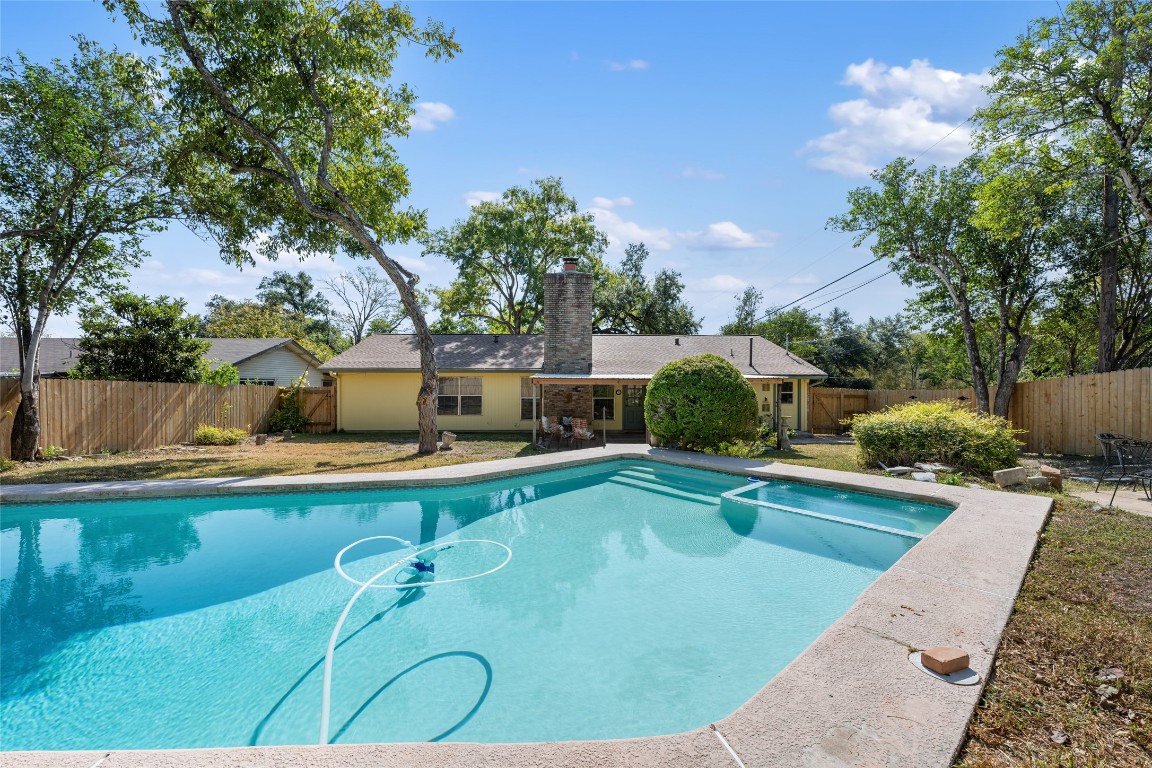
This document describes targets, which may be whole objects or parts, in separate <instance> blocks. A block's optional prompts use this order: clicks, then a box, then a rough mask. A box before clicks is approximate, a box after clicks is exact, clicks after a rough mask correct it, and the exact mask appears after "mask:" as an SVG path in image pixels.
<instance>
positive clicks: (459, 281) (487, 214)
mask: <svg viewBox="0 0 1152 768" xmlns="http://www.w3.org/2000/svg"><path fill="white" fill-rule="evenodd" d="M607 245H608V240H607V238H606V237H605V236H604V234H603V233H601V232H600V231H599V230H598V229H596V224H595V222H594V220H593V217H592V214H590V213H580V211H579V209H578V207H577V204H576V200H575V199H573V198H572V197H570V196H569V195H568V194H566V193H565V192H564V185H563V182H562V181H561V180H560V179H556V178H547V179H539V180H537V181H534V182H532V184H531V186H529V187H512V188H510V189H508V190H507V191H505V192H504V195H503V196H502V198H501V199H500V200H498V201H495V202H490V201H484V202H481V203H478V204H477V205H476V206H475V207H473V208H472V213H471V214H470V215H469V216H468V218H467V219H465V220H463V221H457V222H456V223H455V224H453V225H452V226H451V227H449V228H445V229H438V230H436V231H434V232H432V233H431V234H430V235H429V236H428V237H427V238H426V239H425V241H424V255H425V256H430V255H436V256H443V257H444V258H446V259H448V260H449V261H451V262H452V263H453V264H454V265H456V267H457V269H458V270H459V276H458V277H457V278H456V280H454V281H453V282H452V284H451V285H449V286H448V287H447V288H444V289H439V290H435V291H434V293H435V294H436V297H437V304H438V308H439V310H440V318H441V321H440V323H439V325H438V330H441V331H442V332H461V331H467V332H471V331H487V332H489V333H537V332H538V331H539V330H540V328H541V326H542V324H543V320H544V309H543V304H544V275H545V274H546V273H548V272H551V271H553V270H555V269H557V268H558V267H559V266H560V263H561V262H562V261H563V260H564V259H566V258H574V259H578V260H579V265H580V269H582V270H584V271H588V272H593V273H599V272H601V271H602V270H603V264H602V259H601V256H602V254H603V253H604V249H605V248H606V247H607Z"/></svg>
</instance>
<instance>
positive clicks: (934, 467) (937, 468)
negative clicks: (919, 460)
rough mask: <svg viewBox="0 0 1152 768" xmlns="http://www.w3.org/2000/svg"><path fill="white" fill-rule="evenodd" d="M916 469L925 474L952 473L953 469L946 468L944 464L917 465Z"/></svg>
mask: <svg viewBox="0 0 1152 768" xmlns="http://www.w3.org/2000/svg"><path fill="white" fill-rule="evenodd" d="M916 469H922V470H924V471H925V472H951V471H952V467H947V466H944V465H943V464H917V465H916Z"/></svg>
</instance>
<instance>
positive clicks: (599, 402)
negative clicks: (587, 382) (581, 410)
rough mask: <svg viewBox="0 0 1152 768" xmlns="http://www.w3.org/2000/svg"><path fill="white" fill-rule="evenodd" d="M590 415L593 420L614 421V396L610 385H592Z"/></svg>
mask: <svg viewBox="0 0 1152 768" xmlns="http://www.w3.org/2000/svg"><path fill="white" fill-rule="evenodd" d="M592 415H593V418H595V419H605V420H607V421H614V420H615V419H616V395H615V394H613V391H612V385H611V384H593V385H592Z"/></svg>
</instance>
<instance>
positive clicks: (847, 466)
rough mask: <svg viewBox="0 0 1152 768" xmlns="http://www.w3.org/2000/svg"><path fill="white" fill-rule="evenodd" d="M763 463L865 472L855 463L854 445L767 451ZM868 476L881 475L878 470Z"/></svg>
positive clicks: (808, 446) (839, 444) (815, 444)
mask: <svg viewBox="0 0 1152 768" xmlns="http://www.w3.org/2000/svg"><path fill="white" fill-rule="evenodd" d="M763 459H764V460H765V461H778V462H780V463H781V464H799V465H800V466H804V467H821V468H823V469H838V470H840V471H841V472H866V471H867V470H862V469H861V468H860V464H859V463H857V461H856V445H855V444H854V443H808V444H805V445H794V446H792V447H791V448H790V449H788V450H787V451H769V452H768V453H766V454H764V456H763ZM870 474H881V473H880V472H879V471H878V470H877V471H875V472H871V473H870Z"/></svg>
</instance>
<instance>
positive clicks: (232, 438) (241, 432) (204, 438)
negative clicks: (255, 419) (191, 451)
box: [193, 424, 248, 445]
mask: <svg viewBox="0 0 1152 768" xmlns="http://www.w3.org/2000/svg"><path fill="white" fill-rule="evenodd" d="M246 437H248V431H247V430H245V429H241V428H240V427H214V426H212V425H211V424H200V425H197V427H196V431H195V433H193V440H194V441H195V442H196V445H239V444H240V443H242V442H244V439H245V438H246Z"/></svg>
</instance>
